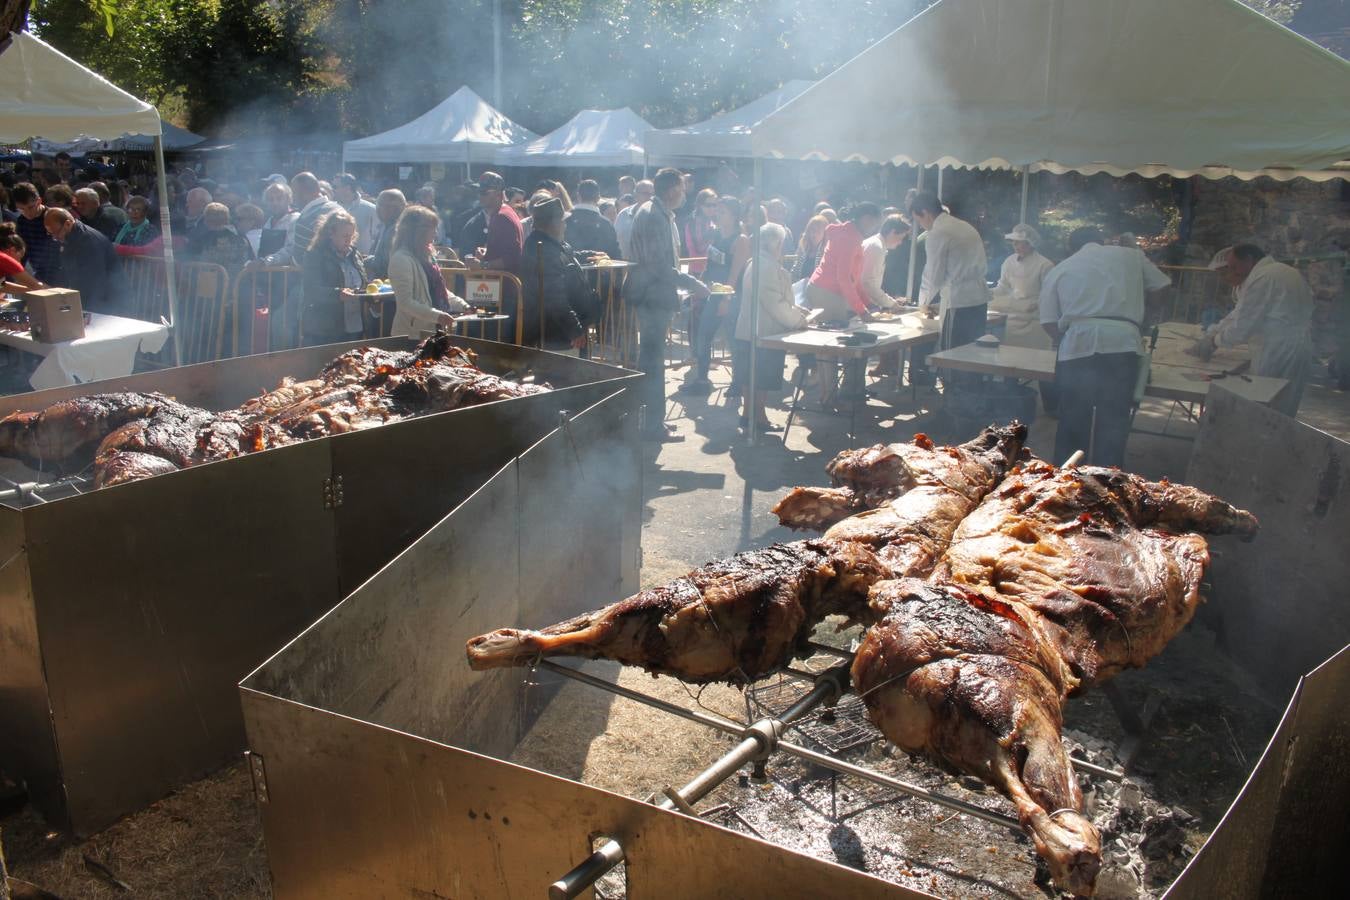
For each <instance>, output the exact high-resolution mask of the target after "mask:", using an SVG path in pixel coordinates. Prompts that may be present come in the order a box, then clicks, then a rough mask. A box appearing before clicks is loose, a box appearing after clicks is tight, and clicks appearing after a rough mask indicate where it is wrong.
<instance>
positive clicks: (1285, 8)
mask: <svg viewBox="0 0 1350 900" xmlns="http://www.w3.org/2000/svg"><path fill="white" fill-rule="evenodd" d="M1242 2H1243V3H1244V4H1245V5H1247V6H1250V7H1251V8H1252V9H1254V10H1256V11H1257V12H1259V13H1260V14H1261V15H1263V16H1265V17H1266V18H1268V19H1274V20H1275V21H1276V22H1279V23H1280V24H1281V25H1288V24H1289V21H1290V20H1291V19H1293V18H1294V16H1295V15H1296V14H1297V13H1298V8H1299V7H1300V6H1302V5H1303V0H1242Z"/></svg>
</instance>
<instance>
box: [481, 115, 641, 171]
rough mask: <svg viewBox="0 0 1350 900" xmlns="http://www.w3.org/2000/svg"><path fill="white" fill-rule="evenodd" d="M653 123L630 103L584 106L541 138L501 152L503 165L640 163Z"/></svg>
mask: <svg viewBox="0 0 1350 900" xmlns="http://www.w3.org/2000/svg"><path fill="white" fill-rule="evenodd" d="M652 130H653V129H652V126H651V125H650V124H648V123H647V120H646V119H643V118H642V117H641V116H639V115H638V114H637V113H635V112H633V111H632V110H631V109H629V108H628V107H626V106H625V107H624V108H623V109H583V110H582V111H581V112H579V113H577V114H576V115H575V116H573V117H572V118H571V119H568V120H567V122H566V123H565V124H563V125H560V126H559V127H557V128H555V129H554V130H552V131H550V132H549V133H548V134H546V135H544V136H543V137H541V138H538V139H537V140H533V141H530V142H529V143H526V144H517V145H515V146H514V147H507V148H505V149H503V150H500V151H498V152H497V155H496V159H495V162H496V163H497V164H498V165H502V166H532V167H536V168H542V167H559V168H562V167H581V166H593V167H596V168H601V167H605V166H640V165H643V162H644V159H645V150H644V145H645V142H646V138H647V133H648V132H650V131H652Z"/></svg>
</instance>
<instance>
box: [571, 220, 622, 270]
mask: <svg viewBox="0 0 1350 900" xmlns="http://www.w3.org/2000/svg"><path fill="white" fill-rule="evenodd" d="M567 243H568V244H569V245H570V246H571V248H572V249H573V250H574V251H581V250H599V251H601V252H602V253H604V254H606V255H607V256H608V257H609V258H610V259H619V236H618V235H617V234H615V233H614V225H613V223H611V222H610V221H609V219H606V218H605V217H604V216H602V215H600V213H598V212H596V211H595V210H593V209H574V210H572V214H571V215H570V216H568V217H567Z"/></svg>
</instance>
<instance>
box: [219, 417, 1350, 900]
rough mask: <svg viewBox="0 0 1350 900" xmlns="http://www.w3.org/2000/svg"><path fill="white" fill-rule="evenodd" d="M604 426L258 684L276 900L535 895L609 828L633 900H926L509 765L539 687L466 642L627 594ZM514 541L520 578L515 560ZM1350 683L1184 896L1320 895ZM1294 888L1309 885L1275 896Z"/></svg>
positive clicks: (1340, 672) (307, 641)
mask: <svg viewBox="0 0 1350 900" xmlns="http://www.w3.org/2000/svg"><path fill="white" fill-rule="evenodd" d="M602 409H603V407H602ZM605 415H606V414H605V413H602V412H601V411H600V410H593V411H591V412H590V413H587V416H586V417H583V418H582V419H578V420H577V421H576V422H575V423H574V426H573V436H572V438H571V440H573V441H575V442H576V452H575V453H573V452H572V451H570V450H568V449H567V445H566V442H567V437H566V435H565V434H563V433H559V434H555V435H551V436H550V437H549V438H547V439H546V440H545V441H543V442H541V443H540V444H539V445H538V446H537V447H535V448H534V449H532V450H531V451H530V452H529V453H527V454H526V455H524V456H523V457H522V458H521V459H520V460H519V461H518V463H516V464H514V465H512V466H509V467H508V468H507V469H505V470H503V471H502V472H501V473H499V474H498V475H497V476H496V477H495V478H493V479H492V480H491V481H489V482H488V483H487V484H486V485H484V486H483V487H482V488H481V489H480V490H479V491H478V492H477V493H475V494H474V495H473V497H472V498H470V500H468V501H467V502H466V503H465V504H464V505H463V506H461V507H459V508H457V509H456V510H455V511H454V512H453V513H452V514H451V515H450V516H448V517H446V518H445V519H444V520H443V521H441V522H439V523H438V524H437V525H436V526H435V527H434V528H433V529H432V530H431V531H430V532H428V534H427V535H425V536H424V537H423V538H421V539H420V540H419V541H417V542H416V543H415V544H413V545H412V546H411V547H410V548H409V549H408V550H407V551H406V552H405V553H403V554H402V555H401V556H400V557H399V558H398V559H397V560H395V561H394V562H393V563H391V564H390V565H389V566H388V567H386V568H385V569H384V570H382V571H381V572H380V573H379V574H377V575H376V576H375V577H374V578H372V579H371V580H370V581H369V582H367V583H366V584H365V585H363V586H362V587H361V589H360V590H358V591H357V592H356V593H354V594H353V595H352V596H350V597H348V598H347V600H345V601H344V602H343V604H342V605H341V606H339V607H338V608H337V609H335V610H334V611H333V612H331V613H330V614H329V615H328V616H327V617H325V618H324V619H323V620H321V621H320V622H318V623H316V624H315V625H314V626H313V627H312V628H311V629H309V630H308V631H307V632H306V633H305V634H304V635H302V636H301V637H300V638H298V639H297V640H296V641H294V642H293V643H292V644H290V645H289V646H287V647H286V648H285V649H283V650H282V651H281V652H279V653H278V654H277V655H276V656H275V657H273V658H272V659H271V660H269V661H268V662H267V663H266V664H265V665H263V666H262V667H261V668H260V669H259V670H258V671H257V672H255V673H254V674H253V675H251V676H250V677H249V678H248V679H247V680H246V681H245V682H244V683H243V685H242V686H241V690H242V693H243V705H244V715H245V719H246V721H247V725H248V734H249V747H250V749H251V751H252V752H253V753H255V754H256V759H255V764H254V774H255V779H256V780H257V781H256V787H257V794H258V801H259V810H260V813H261V818H262V823H263V830H264V834H265V837H266V841H267V854H268V861H269V865H270V866H271V870H272V878H273V889H274V892H275V895H276V896H277V897H278V898H279V900H299V898H306V900H308V898H316V900H317V898H328V897H335V896H374V895H386V894H387V895H397V896H446V897H457V898H497V897H503V896H540V895H542V894H543V893H544V892H545V890H546V888H547V886H548V885H549V884H550V883H552V882H553V881H554V880H555V879H556V878H558V877H559V876H561V875H563V874H564V873H566V872H568V871H569V870H570V869H572V867H573V866H575V865H576V864H577V863H579V862H580V861H581V860H582V859H583V858H584V857H585V856H586V855H588V853H589V852H590V850H591V849H592V843H593V841H594V840H595V839H596V837H597V836H601V835H603V836H612V837H615V838H617V839H618V840H619V842H620V844H622V846H623V847H624V850H625V854H626V875H627V883H628V897H629V898H630V900H652V898H661V900H664V898H668V897H673V896H681V897H712V896H718V897H738V898H741V897H744V898H761V897H762V898H766V900H768V898H775V900H779V898H817V897H827V896H838V897H850V896H859V897H862V896H866V897H876V898H912V897H924V896H929V895H927V894H922V893H918V892H915V891H912V890H909V889H906V888H903V887H900V886H897V885H895V884H892V883H890V882H886V881H882V880H880V879H878V878H875V877H873V876H871V875H867V874H864V873H860V872H857V871H855V870H853V869H849V868H846V867H843V866H840V865H838V864H835V863H831V862H826V861H824V860H820V859H816V858H813V857H809V856H806V855H803V854H800V853H797V852H795V851H792V850H788V849H785V848H782V847H779V846H776V845H773V844H769V843H766V842H763V841H760V840H757V839H755V838H752V837H750V836H747V835H744V834H740V833H737V832H733V831H730V830H727V829H724V828H720V827H718V826H715V825H713V824H710V823H708V822H705V821H703V820H700V819H696V818H692V817H689V816H684V815H681V814H679V813H675V812H671V811H667V810H664V809H661V808H659V807H657V806H655V805H652V804H647V803H641V802H638V801H635V800H632V799H629V798H625V797H621V796H618V795H616V794H613V793H610V792H608V791H604V790H600V789H597V788H593V787H589V786H587V785H584V784H580V783H578V782H576V781H571V780H568V779H563V778H558V777H555V776H553V775H550V774H546V773H544V772H540V771H537V770H534V769H530V768H527V767H523V766H519V765H514V764H512V763H510V762H506V761H503V760H504V759H507V758H509V756H510V754H511V752H512V751H513V750H514V749H515V746H516V744H517V742H518V740H519V739H520V736H521V735H522V734H523V733H524V731H525V729H526V727H527V726H528V724H529V722H530V716H531V712H532V707H533V706H534V705H535V701H534V699H532V698H535V697H537V694H538V692H539V691H540V690H541V688H540V687H539V686H528V687H525V688H524V689H522V681H523V680H525V679H528V677H529V676H528V675H527V674H526V673H524V672H522V671H520V670H510V669H507V670H497V671H493V672H480V673H472V672H470V671H469V670H468V668H467V666H465V664H464V657H463V646H464V641H465V639H467V638H468V637H470V636H472V635H475V634H478V633H481V632H482V631H484V630H486V629H488V628H492V627H496V626H499V625H501V624H503V623H504V622H508V621H512V620H513V619H515V620H516V621H521V622H525V623H534V622H551V621H556V620H558V619H561V618H563V617H564V616H567V615H569V614H575V613H579V612H582V611H585V610H588V609H592V608H595V607H596V606H599V605H601V604H602V603H605V602H609V601H612V600H614V599H615V598H617V597H621V596H624V595H625V594H627V593H628V592H629V591H630V590H631V589H632V587H633V585H632V583H631V581H630V580H629V579H628V578H627V577H626V576H625V577H623V578H616V577H615V573H614V572H612V571H608V569H607V567H608V566H611V565H613V560H607V559H605V558H603V557H600V556H597V555H596V554H597V553H598V552H599V551H600V550H601V549H602V548H603V547H604V546H605V545H607V544H609V543H610V542H612V541H613V540H614V538H613V537H612V532H609V531H606V530H605V529H604V527H603V526H604V524H605V522H606V519H605V517H604V515H603V511H602V508H601V507H597V506H594V505H593V504H592V503H591V502H589V501H585V500H584V497H585V496H586V494H587V492H588V491H590V490H593V489H594V481H595V479H594V477H593V476H592V475H591V474H590V473H591V471H593V470H594V469H596V468H601V471H606V469H605V468H602V466H604V465H608V464H609V463H608V462H605V463H600V462H592V461H590V458H589V456H588V450H587V447H588V446H589V443H588V442H589V441H590V440H591V439H590V438H582V439H578V437H577V436H578V435H586V434H606V433H609V432H610V430H611V426H608V425H605V424H603V423H604V422H605ZM590 416H596V417H597V418H596V421H595V422H588V421H585V419H586V418H588V417H590ZM612 458H613V457H612V454H609V453H599V454H597V459H598V460H605V461H608V460H609V459H612ZM556 467H563V468H562V474H555V475H553V476H552V477H551V478H550V481H551V482H553V483H566V484H572V485H574V486H576V490H577V491H579V492H580V493H574V494H572V495H569V496H568V497H567V498H566V499H565V502H563V503H557V504H552V505H550V504H549V503H548V502H547V500H546V499H545V498H544V497H541V496H540V495H539V492H537V491H532V490H531V489H530V485H531V484H532V483H533V478H534V476H533V475H531V474H530V473H531V472H536V471H541V470H542V471H544V472H548V471H549V470H555V471H556ZM569 473H570V474H569ZM1253 476H1254V473H1252V472H1250V471H1248V472H1245V473H1241V472H1239V473H1235V474H1234V476H1233V477H1235V478H1244V477H1245V478H1248V479H1250V478H1252V477H1253ZM545 493H546V494H547V492H545ZM545 521H550V522H553V523H557V529H558V530H557V532H556V533H555V534H556V536H555V537H553V538H551V539H550V540H549V541H548V545H549V547H550V549H551V550H552V552H553V554H554V555H553V556H552V557H551V560H550V559H549V558H546V557H542V556H540V557H535V556H533V555H532V554H533V551H530V550H528V549H527V548H528V547H530V546H531V545H530V525H534V526H536V527H537V526H539V525H540V523H541V522H545ZM553 527H554V526H553V525H550V526H549V528H550V530H551V529H552V528H553ZM626 527H635V526H626ZM513 535H515V536H516V537H515V539H516V540H519V541H520V542H521V543H520V545H519V546H520V550H519V553H520V560H521V564H520V565H519V566H518V567H517V568H515V569H514V570H513V568H512V565H511V563H510V561H509V557H510V551H509V549H508V550H507V551H506V552H505V553H504V552H503V546H504V545H505V546H506V547H507V548H509V547H510V546H511V544H510V542H511V540H512V536H513ZM1264 536H1265V535H1264V534H1263V538H1264ZM1288 552H1291V553H1294V554H1297V553H1298V552H1299V550H1298V548H1297V547H1294V548H1289V550H1288ZM527 560H529V561H532V562H534V563H535V564H534V565H527V564H526V561H527ZM1301 560H1302V562H1303V563H1305V564H1307V563H1309V562H1310V561H1309V560H1308V559H1307V558H1306V556H1305V557H1302V558H1301ZM1299 561H1300V558H1299V557H1296V558H1295V560H1294V564H1297V563H1298V562H1299ZM597 567H606V568H604V569H602V568H597ZM1216 602H1218V601H1217V599H1216ZM1279 602H1280V603H1281V604H1282V606H1283V608H1284V609H1285V610H1286V614H1287V615H1289V616H1291V617H1292V616H1298V615H1300V614H1301V612H1302V608H1301V605H1300V604H1301V603H1302V597H1301V596H1300V595H1297V594H1284V595H1282V596H1281V597H1280V598H1279ZM1347 690H1350V652H1343V653H1341V654H1339V655H1338V656H1337V657H1335V658H1334V659H1332V660H1329V661H1328V662H1326V663H1325V664H1323V665H1322V666H1320V667H1319V668H1317V670H1316V671H1314V672H1312V673H1311V674H1309V675H1308V676H1307V677H1306V678H1305V679H1303V680H1302V681H1301V682H1300V683H1299V686H1298V688H1297V689H1296V691H1295V693H1294V695H1293V698H1292V699H1291V701H1290V704H1289V709H1288V711H1287V712H1286V715H1285V717H1284V720H1283V721H1282V723H1281V724H1280V726H1279V728H1278V729H1277V731H1276V733H1275V734H1274V736H1273V737H1272V739H1271V741H1270V743H1269V745H1268V747H1267V749H1266V751H1265V753H1264V754H1263V756H1262V758H1261V760H1260V762H1259V763H1258V764H1257V766H1256V769H1255V771H1254V772H1253V774H1252V776H1251V779H1250V781H1249V782H1248V784H1247V785H1246V787H1245V788H1244V790H1243V791H1242V792H1241V793H1240V794H1239V796H1238V797H1237V798H1236V799H1235V800H1234V802H1233V804H1232V806H1231V807H1230V809H1229V811H1228V813H1227V814H1226V816H1225V818H1224V819H1223V821H1222V822H1221V823H1220V824H1219V826H1218V827H1217V828H1216V830H1215V831H1214V832H1213V834H1212V835H1211V836H1210V838H1209V840H1208V842H1207V843H1206V844H1205V846H1204V848H1202V850H1201V851H1200V852H1199V854H1198V855H1197V856H1196V857H1195V858H1194V859H1193V860H1192V862H1191V864H1190V866H1189V867H1188V868H1187V870H1186V871H1185V872H1184V873H1183V874H1182V876H1181V877H1180V878H1179V879H1178V880H1177V881H1176V882H1175V883H1174V884H1173V885H1172V886H1171V888H1170V890H1169V893H1168V896H1169V897H1175V898H1192V897H1195V898H1199V897H1220V896H1222V897H1231V898H1239V900H1240V898H1248V897H1250V898H1256V897H1261V896H1321V895H1322V894H1321V893H1319V892H1318V891H1317V890H1311V891H1309V890H1305V889H1307V888H1310V887H1312V886H1314V885H1318V884H1319V883H1322V880H1323V878H1324V877H1325V876H1326V875H1327V874H1328V870H1327V868H1326V864H1327V862H1328V861H1330V860H1331V859H1332V857H1333V855H1334V854H1335V853H1336V852H1338V851H1339V845H1338V843H1337V842H1338V841H1339V837H1338V836H1337V835H1338V834H1339V831H1338V830H1337V829H1335V828H1327V827H1325V825H1326V823H1330V822H1335V821H1340V818H1343V816H1339V817H1338V815H1337V813H1336V811H1337V810H1340V811H1343V810H1344V808H1345V804H1346V802H1347V797H1346V791H1347V786H1350V773H1347V765H1348V763H1350V759H1348V757H1347V747H1346V745H1345V741H1344V735H1345V733H1346V712H1345V707H1344V703H1343V702H1339V701H1333V700H1331V699H1330V698H1333V697H1337V696H1339V697H1344V696H1345V693H1346V691H1347ZM1205 750H1206V748H1203V747H1198V748H1197V752H1204V751H1205ZM651 752H652V753H657V754H660V753H662V752H663V750H662V748H660V747H654V748H651ZM709 762H712V760H709ZM1319 794H1320V796H1319ZM1338 804H1339V805H1338ZM1291 823H1301V825H1300V827H1298V828H1297V831H1296V833H1297V834H1298V836H1299V843H1298V846H1296V847H1293V848H1289V847H1284V849H1281V848H1282V847H1283V846H1284V845H1285V844H1286V843H1287V842H1286V841H1285V840H1284V838H1283V836H1282V832H1281V830H1280V829H1283V828H1293V827H1294V826H1293V825H1292V824H1291ZM1319 826H1322V827H1320V829H1319ZM1336 874H1337V875H1338V874H1339V873H1336ZM1281 884H1283V885H1284V886H1285V887H1292V888H1295V889H1296V890H1294V891H1287V890H1279V889H1277V890H1273V891H1272V890H1268V888H1270V887H1271V886H1272V885H1274V886H1276V887H1277V888H1278V887H1279V885H1281ZM1299 890H1302V891H1303V892H1302V893H1299V892H1298V891H1299Z"/></svg>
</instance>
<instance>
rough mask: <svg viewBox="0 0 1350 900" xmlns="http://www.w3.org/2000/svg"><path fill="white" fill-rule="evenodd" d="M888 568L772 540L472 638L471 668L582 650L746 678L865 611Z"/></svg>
mask: <svg viewBox="0 0 1350 900" xmlns="http://www.w3.org/2000/svg"><path fill="white" fill-rule="evenodd" d="M888 574H889V573H888V571H887V569H886V567H885V566H884V565H883V564H882V563H881V562H879V561H878V560H877V558H876V557H875V556H873V555H872V553H871V552H870V551H868V550H867V548H865V547H862V546H861V545H858V544H852V543H838V542H834V541H827V540H809V541H794V542H793V543H790V544H775V545H773V546H771V547H767V548H765V549H763V550H752V551H749V552H746V553H738V554H736V555H735V556H733V557H731V558H730V559H725V560H719V561H718V562H714V563H709V564H708V565H706V566H703V567H702V568H699V569H695V570H694V571H692V572H690V573H689V574H688V575H686V576H684V577H683V578H678V579H676V580H675V581H672V582H670V583H668V584H664V585H662V586H661V587H656V588H651V589H649V590H645V591H642V592H640V593H637V594H634V595H633V596H632V597H629V598H628V599H627V600H621V601H619V602H618V603H615V604H614V605H613V606H609V607H606V608H605V609H601V610H597V611H595V612H592V613H587V614H586V615H582V616H578V617H576V618H575V619H569V620H568V621H566V622H560V623H558V624H557V625H553V626H551V627H549V628H545V629H543V630H541V631H526V630H523V629H516V628H502V629H499V630H497V631H493V632H490V633H488V634H485V635H480V636H479V637H476V638H473V639H471V640H470V641H469V642H468V646H467V652H468V657H469V665H470V666H471V667H473V668H475V669H489V668H495V667H498V666H519V665H527V664H529V663H530V662H531V661H533V660H535V659H537V658H539V657H541V656H580V657H586V658H589V659H596V658H600V659H612V660H617V661H618V662H621V663H624V664H625V665H630V666H640V667H642V668H644V669H646V670H647V671H649V672H653V673H659V674H665V675H674V676H675V677H677V678H679V679H681V680H682V681H689V682H694V683H704V682H710V681H727V682H731V683H734V684H744V683H746V682H749V681H754V680H755V679H758V678H762V677H764V676H765V675H767V674H769V673H770V672H773V671H775V670H776V669H779V668H781V667H782V666H784V665H786V664H787V663H788V662H789V661H791V659H792V658H793V657H794V656H797V655H801V654H805V653H808V652H809V650H808V649H807V647H806V641H807V638H808V637H809V636H810V634H811V631H812V629H814V628H815V626H816V625H818V624H819V623H820V622H821V621H823V620H824V619H825V618H826V617H827V616H830V615H843V616H846V617H849V618H860V617H865V616H867V614H868V605H867V592H868V588H870V587H871V586H872V585H873V584H874V583H876V582H877V581H879V580H881V579H882V578H885V577H886V576H887V575H888Z"/></svg>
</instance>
